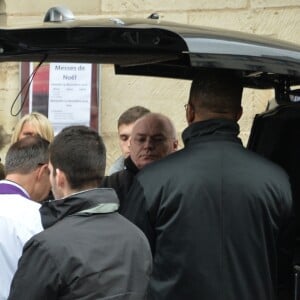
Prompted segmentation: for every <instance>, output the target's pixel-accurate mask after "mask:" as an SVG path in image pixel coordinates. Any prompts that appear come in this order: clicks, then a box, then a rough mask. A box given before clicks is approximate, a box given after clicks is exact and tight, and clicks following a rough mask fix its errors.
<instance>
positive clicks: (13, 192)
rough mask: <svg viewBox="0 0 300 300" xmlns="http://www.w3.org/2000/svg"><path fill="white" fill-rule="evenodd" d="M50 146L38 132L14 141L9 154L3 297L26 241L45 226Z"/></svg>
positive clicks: (1, 227) (2, 216) (1, 255)
mask: <svg viewBox="0 0 300 300" xmlns="http://www.w3.org/2000/svg"><path fill="white" fill-rule="evenodd" d="M48 146H49V142H48V141H46V140H44V139H42V138H40V137H38V136H35V137H27V138H24V139H22V140H20V141H18V142H16V143H14V144H12V145H11V146H10V148H9V149H8V152H7V154H6V159H5V172H6V177H5V180H1V181H0V266H1V269H0V278H1V280H0V299H1V300H4V299H7V297H8V293H9V287H10V284H11V280H12V277H13V275H14V273H15V271H16V269H17V263H18V260H19V258H20V256H21V254H22V249H23V246H24V244H25V243H26V242H27V241H28V240H29V239H30V238H31V237H32V236H33V235H34V234H36V233H38V232H40V231H42V230H43V227H42V224H41V217H40V212H39V208H40V204H39V203H37V202H39V201H41V200H42V199H44V198H45V197H46V196H47V195H48V193H49V191H50V181H49V170H48V165H47V164H48V155H49V152H48ZM32 200H34V201H32ZM35 201H36V202H35Z"/></svg>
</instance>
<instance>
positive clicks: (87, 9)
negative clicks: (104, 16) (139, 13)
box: [0, 0, 100, 18]
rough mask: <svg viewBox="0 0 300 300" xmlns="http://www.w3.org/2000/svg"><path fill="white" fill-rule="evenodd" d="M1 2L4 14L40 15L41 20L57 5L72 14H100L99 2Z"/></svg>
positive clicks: (20, 0) (75, 0) (67, 0)
mask: <svg viewBox="0 0 300 300" xmlns="http://www.w3.org/2000/svg"><path fill="white" fill-rule="evenodd" d="M3 2H4V3H5V6H6V7H5V11H6V13H7V14H13V15H41V16H42V18H43V17H44V15H45V13H46V12H47V10H48V9H49V8H50V7H53V6H58V5H63V6H65V7H68V8H69V9H70V10H71V11H72V12H73V14H78V13H84V14H95V13H97V12H98V13H100V1H99V0H88V1H81V0H65V1H63V4H59V2H57V1H56V0H43V1H34V2H31V4H30V3H29V2H30V1H28V0H6V1H3ZM0 8H1V7H0Z"/></svg>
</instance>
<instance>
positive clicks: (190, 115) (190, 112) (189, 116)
mask: <svg viewBox="0 0 300 300" xmlns="http://www.w3.org/2000/svg"><path fill="white" fill-rule="evenodd" d="M186 120H187V122H188V124H191V123H193V122H194V120H195V110H194V108H193V107H192V106H191V105H190V104H188V106H187V108H186Z"/></svg>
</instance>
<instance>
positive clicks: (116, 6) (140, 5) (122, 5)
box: [102, 0, 247, 12]
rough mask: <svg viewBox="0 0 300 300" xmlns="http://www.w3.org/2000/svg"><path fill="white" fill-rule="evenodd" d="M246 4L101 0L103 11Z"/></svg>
mask: <svg viewBox="0 0 300 300" xmlns="http://www.w3.org/2000/svg"><path fill="white" fill-rule="evenodd" d="M246 6H247V0H235V1H229V0H214V1H210V0H201V1H195V0H185V1H177V0H169V1H160V0H153V1H145V0H143V1H141V0H132V1H124V0H123V1H118V0H103V1H102V10H103V11H104V12H107V11H110V12H113V11H116V12H123V11H151V12H155V11H158V12H159V11H184V10H204V9H227V8H231V9H237V8H238V9H240V8H245V7H246Z"/></svg>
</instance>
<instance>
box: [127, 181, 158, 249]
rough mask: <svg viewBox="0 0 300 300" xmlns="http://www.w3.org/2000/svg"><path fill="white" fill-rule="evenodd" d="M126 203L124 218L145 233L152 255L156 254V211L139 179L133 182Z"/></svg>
mask: <svg viewBox="0 0 300 300" xmlns="http://www.w3.org/2000/svg"><path fill="white" fill-rule="evenodd" d="M125 202H126V205H125V206H124V209H123V212H122V214H123V216H124V217H126V218H127V219H128V220H129V221H131V222H133V223H134V224H135V225H137V226H138V227H139V228H140V229H141V230H142V231H143V232H144V234H145V235H146V237H147V238H148V241H149V243H150V246H151V251H152V254H154V251H155V239H156V236H155V219H156V210H155V209H153V205H152V204H151V203H150V201H149V199H148V198H147V196H146V194H145V191H144V187H143V184H142V183H141V182H140V181H139V180H138V177H136V178H135V180H134V181H133V184H132V187H131V189H130V190H129V193H128V194H127V197H126V201H125Z"/></svg>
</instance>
